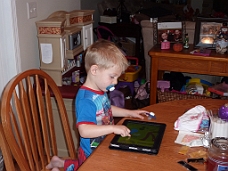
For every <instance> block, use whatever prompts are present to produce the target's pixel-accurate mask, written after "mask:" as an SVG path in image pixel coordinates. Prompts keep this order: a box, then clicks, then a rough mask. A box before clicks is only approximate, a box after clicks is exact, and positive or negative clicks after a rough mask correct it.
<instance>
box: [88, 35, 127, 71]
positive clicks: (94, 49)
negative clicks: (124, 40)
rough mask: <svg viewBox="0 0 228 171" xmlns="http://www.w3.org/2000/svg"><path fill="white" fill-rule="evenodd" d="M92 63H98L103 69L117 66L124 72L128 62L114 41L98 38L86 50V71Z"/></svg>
mask: <svg viewBox="0 0 228 171" xmlns="http://www.w3.org/2000/svg"><path fill="white" fill-rule="evenodd" d="M92 65H98V66H99V67H101V68H104V69H108V68H111V67H114V66H117V67H119V68H120V69H121V70H122V72H124V71H125V70H126V69H127V67H128V65H129V64H128V61H127V59H126V57H125V56H124V54H123V53H122V52H121V50H120V49H119V48H118V47H117V46H116V45H115V44H114V43H112V42H110V41H108V40H103V39H100V40H98V41H96V42H95V43H93V44H92V45H91V46H90V47H88V48H87V50H86V54H85V69H86V72H88V71H89V69H90V67H91V66H92Z"/></svg>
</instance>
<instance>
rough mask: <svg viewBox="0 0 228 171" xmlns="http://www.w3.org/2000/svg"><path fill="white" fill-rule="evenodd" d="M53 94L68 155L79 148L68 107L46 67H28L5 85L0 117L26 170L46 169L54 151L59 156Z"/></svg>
mask: <svg viewBox="0 0 228 171" xmlns="http://www.w3.org/2000/svg"><path fill="white" fill-rule="evenodd" d="M51 97H54V98H55V100H56V103H57V106H58V110H59V115H60V116H59V117H60V118H61V119H60V120H61V124H62V127H63V133H64V135H65V141H66V144H67V148H68V152H69V156H67V157H68V158H71V159H76V149H75V147H74V142H73V138H72V134H71V130H70V126H69V121H68V117H67V112H66V108H65V106H64V102H63V99H62V96H61V93H60V91H59V88H58V87H57V85H56V84H55V82H54V81H53V79H52V78H51V77H50V76H49V75H48V74H46V73H45V72H44V71H41V70H38V69H31V70H27V71H25V72H23V73H20V74H18V75H17V76H15V77H14V78H13V79H12V80H10V82H9V83H8V84H7V85H6V87H5V89H4V91H3V94H2V100H1V121H2V126H3V130H4V134H5V135H6V136H5V137H6V141H7V143H8V145H9V148H10V151H11V153H12V155H13V157H14V159H15V161H16V163H17V164H18V165H19V168H20V170H23V171H31V170H32V171H40V170H46V169H45V166H46V165H47V164H48V163H49V162H50V160H51V157H52V156H53V155H57V156H58V151H57V140H56V134H58V133H57V132H55V127H60V126H61V125H55V123H54V120H53V118H54V117H58V116H53V111H52V104H51Z"/></svg>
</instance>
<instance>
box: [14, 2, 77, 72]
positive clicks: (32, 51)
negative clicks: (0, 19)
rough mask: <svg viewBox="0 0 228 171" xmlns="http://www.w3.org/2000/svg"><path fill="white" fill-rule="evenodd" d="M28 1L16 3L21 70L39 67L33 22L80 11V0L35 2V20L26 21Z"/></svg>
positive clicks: (35, 31)
mask: <svg viewBox="0 0 228 171" xmlns="http://www.w3.org/2000/svg"><path fill="white" fill-rule="evenodd" d="M27 2H28V0H17V1H16V10H17V12H16V14H17V21H18V35H19V46H20V50H21V51H20V56H21V64H22V66H21V68H22V70H26V69H28V68H38V67H39V51H38V40H37V30H36V25H35V22H36V21H39V20H43V19H45V18H47V17H48V16H49V15H50V14H51V13H53V12H55V11H58V10H64V11H71V10H75V9H80V0H64V1H63V0H48V1H47V0H39V1H35V2H37V15H38V16H37V18H34V19H27V8H26V3H27Z"/></svg>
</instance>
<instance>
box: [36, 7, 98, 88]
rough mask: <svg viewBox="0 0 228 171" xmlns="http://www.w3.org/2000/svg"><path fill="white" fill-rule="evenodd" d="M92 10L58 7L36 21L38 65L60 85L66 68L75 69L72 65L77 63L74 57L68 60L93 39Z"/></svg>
mask: <svg viewBox="0 0 228 171" xmlns="http://www.w3.org/2000/svg"><path fill="white" fill-rule="evenodd" d="M93 12H94V11H93V10H74V11H71V12H65V11H57V12H54V13H53V14H51V15H50V16H49V17H48V18H47V19H44V20H41V21H37V22H36V25H37V32H38V36H37V37H38V41H39V50H40V69H41V70H44V71H45V72H47V73H48V74H49V75H50V76H51V77H52V78H53V79H54V81H55V83H56V84H57V85H58V86H62V85H63V83H62V79H63V75H65V74H66V72H71V71H75V70H72V68H73V67H76V61H74V62H70V60H71V61H72V60H75V59H76V58H77V57H78V56H79V55H81V54H82V53H83V52H84V50H85V49H86V48H87V47H88V46H90V45H91V44H92V43H93V41H94V40H93ZM80 62H82V60H80ZM69 65H70V66H69ZM68 75H71V73H70V74H68ZM69 78H70V77H69Z"/></svg>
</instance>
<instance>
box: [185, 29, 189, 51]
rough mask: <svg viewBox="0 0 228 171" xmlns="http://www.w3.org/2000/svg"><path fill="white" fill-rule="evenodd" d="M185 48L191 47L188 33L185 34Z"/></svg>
mask: <svg viewBox="0 0 228 171" xmlns="http://www.w3.org/2000/svg"><path fill="white" fill-rule="evenodd" d="M184 48H185V49H188V48H189V37H188V34H187V33H186V34H185V38H184Z"/></svg>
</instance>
